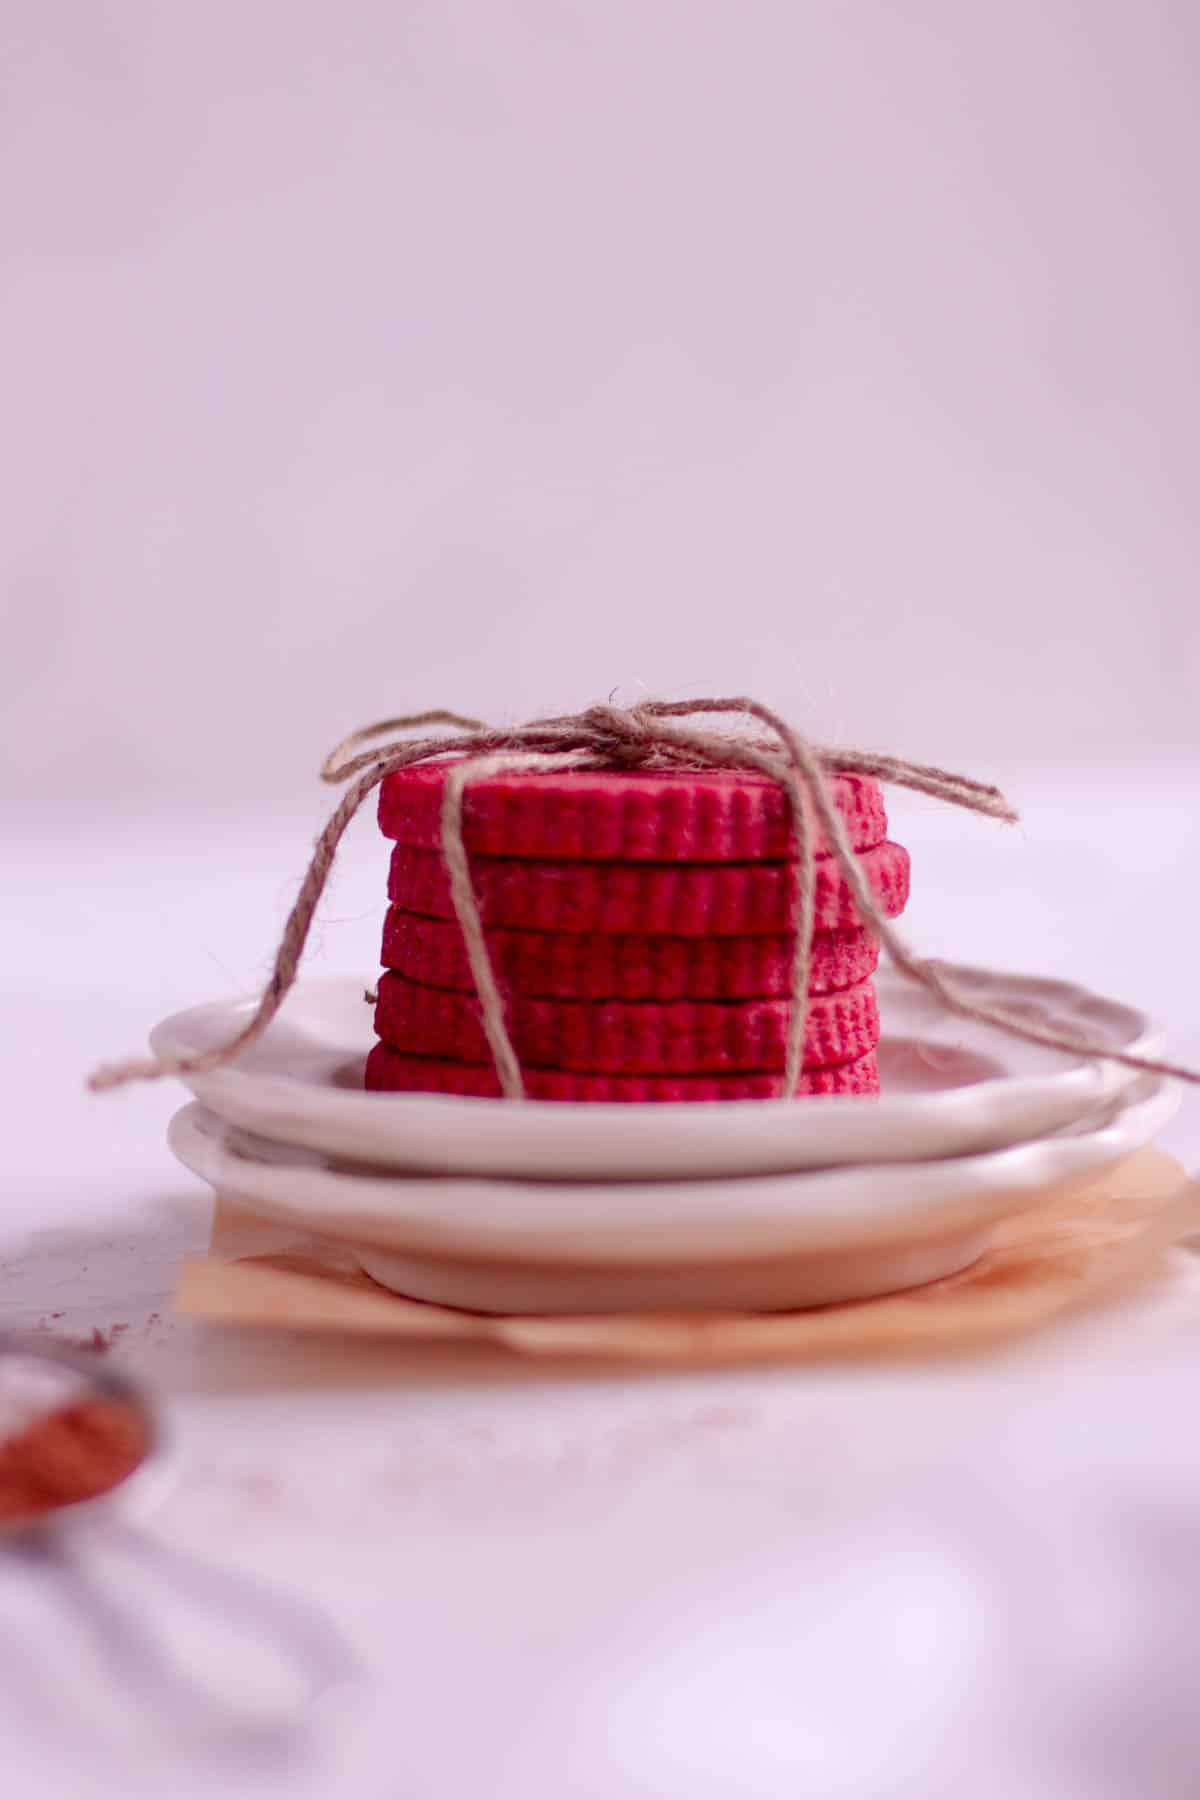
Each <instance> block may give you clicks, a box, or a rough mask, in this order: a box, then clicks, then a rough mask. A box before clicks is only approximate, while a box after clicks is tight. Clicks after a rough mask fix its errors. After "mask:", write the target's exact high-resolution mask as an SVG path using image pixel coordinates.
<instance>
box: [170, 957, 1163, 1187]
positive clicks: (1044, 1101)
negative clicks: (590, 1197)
mask: <svg viewBox="0 0 1200 1800" xmlns="http://www.w3.org/2000/svg"><path fill="white" fill-rule="evenodd" d="M952 972H953V973H954V974H955V976H956V977H957V979H958V981H959V982H960V983H962V984H963V985H964V986H965V987H967V988H968V989H969V991H970V992H971V993H972V994H974V995H977V996H978V997H980V998H981V999H986V1000H989V1001H991V1002H992V1003H993V1004H995V1005H998V1006H1003V1007H1005V1008H1006V1009H1008V1010H1009V1011H1012V1012H1014V1013H1022V1014H1024V1015H1025V1016H1027V1017H1029V1018H1031V1019H1033V1020H1037V1021H1041V1022H1043V1023H1045V1022H1048V1021H1053V1022H1055V1023H1056V1024H1058V1025H1060V1026H1062V1027H1065V1028H1066V1029H1067V1030H1071V1031H1076V1032H1087V1033H1089V1034H1091V1035H1092V1036H1094V1037H1097V1038H1099V1039H1100V1040H1101V1041H1102V1042H1103V1043H1105V1044H1106V1045H1111V1047H1112V1048H1113V1050H1115V1051H1127V1050H1132V1051H1141V1052H1145V1053H1153V1051H1154V1050H1155V1049H1157V1047H1158V1039H1157V1037H1156V1036H1155V1035H1154V1034H1153V1033H1152V1031H1151V1028H1150V1025H1149V1022H1148V1021H1147V1019H1146V1017H1145V1015H1144V1014H1142V1013H1140V1012H1137V1011H1135V1010H1134V1009H1133V1008H1132V1007H1129V1006H1123V1005H1121V1004H1120V1003H1119V1002H1117V1001H1115V1000H1105V999H1101V998H1100V997H1098V996H1097V995H1095V994H1089V993H1087V992H1086V991H1085V990H1084V989H1083V988H1078V987H1074V986H1072V985H1071V984H1069V983H1067V982H1062V981H1045V980H1041V979H1039V978H1037V977H1034V976H1026V975H1001V974H996V973H993V972H991V971H987V970H981V969H970V968H961V967H959V968H954V969H953V971H952ZM366 986H367V983H366V982H364V981H356V980H354V979H352V978H350V977H334V978H331V979H326V980H321V981H311V982H304V983H301V984H300V985H299V986H298V987H296V988H295V989H293V991H292V993H291V994H290V995H289V996H288V998H287V1000H286V1002H285V1003H284V1006H283V1007H282V1009H281V1011H280V1012H279V1014H278V1016H277V1018H276V1019H275V1020H274V1022H273V1023H272V1025H271V1026H270V1028H269V1029H268V1030H267V1031H266V1032H265V1033H264V1035H263V1036H262V1038H260V1040H259V1041H258V1043H257V1044H255V1045H254V1046H253V1047H252V1048H251V1049H250V1050H248V1051H247V1052H246V1053H245V1054H244V1055H243V1056H242V1057H240V1058H239V1060H238V1062H237V1063H236V1064H234V1065H233V1066H231V1067H230V1068H227V1069H219V1070H217V1071H215V1072H214V1073H212V1074H208V1075H196V1076H192V1077H190V1078H189V1080H188V1085H189V1086H190V1088H191V1089H192V1092H193V1093H194V1094H195V1095H196V1096H197V1098H198V1099H200V1100H203V1101H204V1103H205V1105H206V1106H209V1107H211V1108H212V1110H213V1111H214V1112H216V1113H219V1114H220V1115H221V1117H222V1118H225V1119H228V1120H229V1121H230V1122H231V1123H233V1124H235V1125H243V1126H246V1127H247V1128H249V1129H250V1130H252V1131H259V1132H261V1133H263V1134H264V1135H265V1136H267V1137H271V1138H276V1139H278V1140H279V1141H280V1142H281V1143H288V1144H300V1145H304V1146H305V1147H306V1148H308V1149H311V1150H324V1151H329V1152H330V1153H332V1154H336V1155H340V1156H350V1157H354V1158H356V1159H357V1160H358V1161H360V1162H370V1163H379V1164H382V1165H383V1166H385V1167H390V1168H402V1169H426V1170H432V1171H442V1172H453V1173H458V1174H468V1175H469V1174H477V1175H489V1176H494V1175H527V1176H534V1177H537V1178H542V1177H549V1176H556V1177H562V1178H568V1179H569V1178H578V1179H584V1180H587V1179H592V1180H596V1179H601V1178H604V1179H607V1178H616V1179H622V1180H625V1179H630V1178H643V1177H644V1178H650V1179H656V1178H665V1177H691V1176H702V1177H707V1176H714V1175H754V1174H764V1173H769V1172H772V1171H780V1170H786V1169H804V1168H819V1167H822V1166H829V1165H832V1164H837V1163H846V1162H857V1163H862V1162H900V1161H905V1162H907V1161H920V1160H924V1159H927V1158H930V1157H935V1156H961V1155H965V1154H969V1153H972V1152H975V1151H981V1150H989V1149H993V1148H996V1147H997V1146H1000V1145H1004V1144H1011V1143H1015V1142H1017V1141H1019V1140H1020V1139H1022V1138H1031V1137H1038V1136H1041V1135H1043V1134H1044V1133H1046V1132H1049V1131H1055V1130H1057V1129H1059V1128H1060V1127H1061V1126H1064V1125H1068V1124H1070V1123H1071V1122H1072V1120H1074V1119H1078V1118H1080V1117H1082V1116H1083V1115H1084V1114H1085V1113H1086V1112H1087V1111H1088V1110H1089V1109H1090V1108H1093V1107H1094V1106H1095V1105H1096V1104H1097V1103H1098V1102H1100V1101H1101V1100H1103V1099H1105V1098H1107V1097H1110V1096H1112V1095H1115V1094H1116V1093H1118V1092H1120V1091H1121V1090H1122V1089H1123V1088H1126V1087H1127V1086H1128V1085H1129V1083H1130V1081H1131V1079H1132V1077H1131V1076H1130V1075H1129V1073H1128V1071H1127V1070H1124V1069H1122V1068H1121V1067H1120V1066H1119V1065H1117V1064H1113V1063H1087V1062H1082V1061H1080V1060H1079V1059H1077V1058H1075V1057H1072V1056H1069V1055H1064V1054H1062V1053H1061V1052H1059V1051H1056V1050H1043V1049H1041V1048H1039V1047H1038V1046H1037V1045H1035V1044H1025V1043H1022V1042H1021V1041H1020V1040H1019V1039H1017V1038H1012V1037H1008V1036H1006V1035H1005V1034H1004V1033H1003V1032H1001V1031H997V1030H994V1029H993V1028H991V1027H989V1026H981V1025H975V1024H971V1023H969V1022H968V1021H965V1020H963V1019H959V1018H956V1017H953V1016H951V1015H948V1014H946V1013H945V1012H943V1011H942V1009H941V1008H940V1007H938V1006H937V1004H936V1002H934V1001H933V1000H931V999H930V997H929V996H928V995H927V994H926V993H925V992H924V991H923V990H921V989H917V988H914V987H913V985H912V984H911V983H910V982H907V981H904V980H903V979H901V978H900V977H899V976H897V975H896V974H895V973H894V971H892V970H889V969H883V970H881V971H880V972H879V975H878V976H877V988H878V992H879V1003H880V1010H881V1012H882V1015H883V1041H882V1043H881V1045H880V1054H879V1063H880V1073H881V1078H882V1083H883V1089H884V1091H883V1094H882V1095H881V1096H880V1097H879V1098H878V1099H873V1098H872V1099H858V1098H853V1097H850V1096H844V1095H843V1096H835V1097H820V1098H816V1097H814V1098H808V1099H804V1100H737V1101H722V1102H719V1103H713V1104H710V1105H698V1104H689V1103H682V1104H676V1105H658V1106H649V1105H647V1106H624V1105H601V1106H594V1105H587V1106H582V1105H564V1104H558V1103H552V1102H546V1101H542V1102H538V1101H524V1102H522V1103H520V1104H514V1103H512V1102H505V1101H500V1100H463V1099H458V1098H457V1097H455V1096H451V1095H444V1094H369V1093H365V1092H364V1091H363V1087H362V1070H363V1063H364V1061H365V1059H366V1054H367V1051H368V1050H369V1049H370V1047H371V1045H372V1043H373V1042H374V1032H373V1029H372V1009H371V1007H370V1006H368V1005H367V1004H366V1003H365V1002H364V999H363V992H364V989H365V987H366ZM254 1004H255V1002H254V1001H253V1000H252V999H244V1000H232V1001H217V1002H213V1003H211V1004H209V1005H207V1006H197V1007H193V1008H192V1009H191V1010H190V1011H188V1012H183V1013H177V1014H175V1016H174V1017H173V1018H170V1019H165V1020H164V1021H163V1023H162V1024H161V1025H159V1026H157V1027H156V1028H155V1030H154V1032H153V1033H152V1035H151V1039H150V1042H151V1044H152V1045H153V1047H154V1049H155V1051H156V1052H158V1053H159V1054H161V1055H173V1054H179V1053H183V1054H187V1053H189V1052H193V1051H197V1050H207V1049H211V1048H212V1047H213V1046H214V1045H216V1044H220V1043H222V1042H223V1041H225V1040H226V1039H228V1038H230V1037H232V1036H233V1035H234V1033H235V1032H237V1031H238V1030H239V1029H240V1028H241V1027H242V1026H243V1025H244V1024H245V1022H246V1019H247V1018H248V1016H249V1015H250V1013H251V1011H252V1010H253V1007H254Z"/></svg>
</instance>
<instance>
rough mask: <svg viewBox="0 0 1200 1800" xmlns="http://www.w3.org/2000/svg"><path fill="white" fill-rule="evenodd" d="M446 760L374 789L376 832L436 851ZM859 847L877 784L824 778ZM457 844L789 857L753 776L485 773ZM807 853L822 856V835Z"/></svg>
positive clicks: (871, 838) (581, 857)
mask: <svg viewBox="0 0 1200 1800" xmlns="http://www.w3.org/2000/svg"><path fill="white" fill-rule="evenodd" d="M448 766H449V764H448V763H447V762H445V761H443V762H435V763H416V764H414V765H413V767H412V768H409V769H399V770H397V771H396V773H395V774H393V775H389V776H388V777H387V778H386V779H385V780H384V782H383V783H382V784H381V787H380V791H379V828H380V830H381V831H382V832H383V835H384V836H385V837H388V838H395V839H396V841H397V842H398V843H401V844H408V845H411V846H413V847H416V848H422V849H436V848H438V847H439V846H440V844H441V807H442V791H443V788H444V785H445V779H446V770H447V767H448ZM829 785H830V788H831V790H832V793H833V799H834V804H835V805H836V806H837V808H838V810H839V812H840V813H841V815H842V817H843V818H844V819H845V821H846V826H847V829H848V831H849V833H850V841H851V843H852V844H853V846H854V848H855V849H856V850H870V849H872V848H873V847H874V846H875V845H876V844H880V843H882V842H883V840H884V838H885V837H886V836H887V814H886V812H885V811H884V805H883V794H882V791H881V789H880V787H879V783H878V782H876V781H873V780H871V779H870V777H869V776H865V775H847V774H843V775H834V776H830V778H829ZM463 840H464V842H465V844H466V847H467V849H468V850H469V851H474V852H476V853H477V854H478V855H481V856H505V857H529V858H535V859H536V858H540V857H544V858H549V859H553V860H555V861H566V862H574V861H579V862H770V861H776V862H781V861H785V860H786V859H787V858H788V857H790V856H791V855H792V853H793V849H794V842H793V835H792V831H791V818H790V810H789V807H788V802H787V799H786V797H785V795H784V793H783V790H782V789H781V788H780V786H779V785H778V783H777V782H774V781H772V780H771V779H770V778H769V777H768V776H766V775H759V774H757V773H755V772H754V771H753V770H742V769H695V770H690V769H689V770H670V771H665V770H657V769H656V770H628V771H626V770H620V771H618V770H612V769H572V770H554V771H547V772H546V773H545V774H541V773H530V774H525V773H518V772H516V771H513V772H512V773H503V774H493V775H486V776H481V777H480V778H479V779H478V780H476V781H472V782H470V783H469V784H468V786H467V788H466V791H465V792H464V795H463ZM814 847H815V849H816V851H817V853H818V854H820V855H824V854H827V853H828V848H829V847H828V845H827V844H825V843H824V841H823V839H822V838H821V835H820V833H818V834H817V840H816V843H815V846H814Z"/></svg>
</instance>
